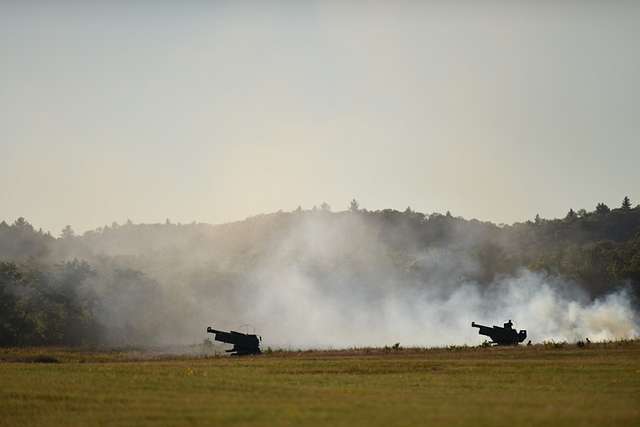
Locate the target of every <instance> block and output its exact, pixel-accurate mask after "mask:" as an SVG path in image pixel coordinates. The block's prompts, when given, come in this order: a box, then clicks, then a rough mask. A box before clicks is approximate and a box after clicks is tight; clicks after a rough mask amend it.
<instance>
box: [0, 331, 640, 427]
mask: <svg viewBox="0 0 640 427" xmlns="http://www.w3.org/2000/svg"><path fill="white" fill-rule="evenodd" d="M43 355H44V356H48V358H45V359H38V356H43ZM38 360H43V361H49V362H51V361H58V362H59V363H33V362H37V361H38ZM0 425H2V426H5V425H6V426H9V425H11V426H13V425H19V426H23V425H42V426H45V425H46V426H54V425H64V426H74V425H83V426H84V425H176V426H178V425H180V426H182V425H225V426H226V425H231V426H262V425H282V426H305V425H322V426H325V425H327V426H354V425H363V426H365V425H366V426H387V425H389V426H391V425H392V426H408V425H420V426H423V425H442V426H466V425H469V426H496V425H504V426H517V425H545V426H549V425H567V426H569V425H570V426H576V425H584V426H593V425H607V426H624V425H628V426H638V425H640V342H638V341H631V342H621V343H609V344H592V345H590V346H589V347H588V348H578V347H575V346H569V345H566V346H563V347H559V348H558V347H555V346H552V345H548V346H543V345H540V346H532V347H520V348H504V349H503V348H451V349H433V350H421V349H406V350H399V351H383V350H382V349H379V350H376V349H362V350H351V351H334V352H302V353H292V352H274V353H272V354H269V355H263V356H259V357H246V358H226V357H215V358H203V357H194V356H190V357H168V356H161V355H157V354H151V355H149V354H147V353H144V352H133V351H121V352H98V351H95V352H88V351H71V350H65V349H25V350H19V349H4V350H0Z"/></svg>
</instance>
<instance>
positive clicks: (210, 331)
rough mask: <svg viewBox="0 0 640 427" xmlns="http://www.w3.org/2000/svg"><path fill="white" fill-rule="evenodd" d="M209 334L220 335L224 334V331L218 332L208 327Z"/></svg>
mask: <svg viewBox="0 0 640 427" xmlns="http://www.w3.org/2000/svg"><path fill="white" fill-rule="evenodd" d="M207 333H210V334H220V333H222V331H219V330H217V329H213V328H212V327H211V326H209V327H207Z"/></svg>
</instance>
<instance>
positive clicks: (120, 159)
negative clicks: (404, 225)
mask: <svg viewBox="0 0 640 427" xmlns="http://www.w3.org/2000/svg"><path fill="white" fill-rule="evenodd" d="M112 3H113V4H112ZM116 4H117V5H116ZM639 23H640V1H630V2H622V1H600V2H596V1H586V0H585V1H575V2H574V1H565V2H562V1H535V2H534V1H531V2H518V1H504V2H497V1H495V2H489V1H483V2H480V1H470V2H468V3H465V2H453V1H450V2H444V1H443V2H426V1H423V2H418V1H415V2H365V1H360V2H355V1H354V2H348V1H338V2H335V3H331V2H327V1H322V2H311V1H290V2H268V1H261V2H257V3H249V2H228V3H223V2H220V3H216V2H213V1H211V2H210V1H190V2H189V1H185V2H168V1H167V2H161V1H133V2H80V1H73V2H63V1H59V2H51V1H45V2H42V3H40V4H38V3H37V2H35V1H33V2H20V1H8V0H5V1H2V2H0V220H1V219H6V220H7V221H13V220H15V219H16V218H17V217H19V216H24V217H26V218H27V219H28V220H29V221H30V222H32V223H33V224H34V225H35V226H36V227H43V228H44V229H45V230H51V231H52V232H53V233H54V234H56V235H57V234H58V233H59V231H60V229H61V228H62V227H63V226H64V225H66V224H71V225H72V226H73V227H74V228H75V229H76V230H77V231H84V230H87V229H92V228H95V227H98V226H102V225H105V224H110V223H111V222H112V221H118V222H123V221H125V220H126V219H127V218H130V219H131V220H132V221H134V222H158V221H164V220H165V218H170V219H171V220H172V221H174V222H191V221H194V220H195V221H200V222H211V223H220V222H226V221H231V220H238V219H243V218H245V217H247V216H250V215H254V214H257V213H262V212H272V211H277V210H279V209H284V210H292V209H295V208H296V207H297V206H298V205H302V207H303V208H311V207H312V206H313V205H316V204H317V205H319V204H320V203H321V202H323V201H326V202H328V203H329V204H330V205H331V206H332V208H333V209H334V210H343V209H345V208H346V207H347V205H348V201H349V200H350V199H351V198H352V197H355V198H357V199H358V200H359V201H360V203H361V205H362V206H363V207H365V208H368V209H382V208H396V209H404V208H406V207H407V206H408V205H410V206H411V207H412V208H414V209H416V210H420V211H424V212H433V211H439V212H444V211H446V210H450V211H451V212H452V213H453V214H454V215H462V216H464V217H467V218H479V219H483V220H491V221H494V222H505V223H511V222H514V221H522V220H526V219H530V218H533V217H534V216H535V214H536V213H539V214H540V215H541V216H543V217H556V216H563V215H564V214H565V213H566V211H567V210H568V208H569V207H573V208H574V209H578V208H582V207H584V208H587V209H593V208H594V206H595V203H596V202H598V201H604V202H606V203H608V204H610V205H611V206H617V205H618V204H619V203H620V201H621V199H622V197H623V196H624V195H626V194H628V195H629V196H630V197H631V198H632V201H633V202H634V204H636V203H638V201H639V200H638V199H640V184H639V183H640V167H639V160H640V24H639Z"/></svg>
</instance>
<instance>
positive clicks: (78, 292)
mask: <svg viewBox="0 0 640 427" xmlns="http://www.w3.org/2000/svg"><path fill="white" fill-rule="evenodd" d="M433 250H445V252H444V253H445V254H447V255H446V257H445V258H443V259H442V262H441V263H438V262H436V263H433V262H430V263H429V262H425V261H424V259H425V257H424V256H423V255H424V254H428V253H430V251H433ZM274 257H275V258H277V262H278V263H279V264H278V265H295V266H297V268H298V269H299V270H300V271H302V272H303V273H304V274H306V275H307V276H308V277H311V278H313V279H314V280H317V281H318V282H320V283H323V284H325V285H326V286H334V283H335V282H336V281H343V282H344V283H348V282H349V280H352V279H358V278H362V280H363V281H365V282H367V283H368V282H371V283H372V284H373V283H374V282H375V281H377V280H379V279H380V278H381V277H382V276H384V277H385V280H387V282H393V283H397V284H399V285H401V286H413V287H416V288H419V287H420V286H426V285H425V284H426V283H433V281H434V280H440V279H439V278H440V277H442V278H446V283H447V285H449V284H450V285H451V286H455V285H456V284H458V283H466V282H473V283H476V284H479V285H480V286H489V285H490V284H491V283H493V282H494V281H495V280H497V279H499V278H501V277H509V276H514V275H516V274H518V271H521V270H522V269H528V270H531V271H537V272H542V273H544V274H549V275H553V276H559V277H561V278H563V279H566V280H569V281H571V282H574V283H576V284H577V285H578V286H579V287H581V288H582V289H583V290H584V291H585V292H586V293H587V294H588V295H589V296H590V297H591V298H596V297H599V296H601V295H604V294H607V293H609V292H612V291H614V290H617V289H619V288H621V287H626V288H628V289H629V290H630V295H631V296H632V298H636V301H634V303H635V304H636V306H638V303H637V298H638V297H639V296H640V207H639V206H636V207H632V206H631V201H630V200H629V199H628V198H625V199H624V201H623V202H622V204H621V206H620V207H618V208H614V209H610V208H609V207H607V206H605V205H604V204H602V203H599V204H597V205H596V207H595V208H594V210H592V211H587V210H585V209H580V210H577V211H574V210H573V209H571V210H569V212H568V214H567V215H566V217H565V218H560V219H543V218H540V217H539V216H536V217H535V218H534V219H532V220H531V221H527V222H524V223H516V224H513V225H507V226H502V225H500V226H499V225H496V224H493V223H490V222H481V221H478V220H466V219H464V218H461V217H455V216H453V215H452V214H450V213H449V212H447V213H446V214H439V213H433V214H428V215H427V214H423V213H420V212H415V211H413V210H412V209H410V208H407V209H406V210H404V211H397V210H391V209H387V210H380V211H368V210H366V209H362V208H361V207H360V206H359V205H358V203H357V202H356V201H355V200H353V201H352V202H351V204H350V205H349V208H348V210H345V211H341V212H335V213H334V212H331V209H330V207H329V206H328V205H327V204H323V205H322V206H321V208H320V209H311V210H303V209H302V208H298V209H296V210H294V211H292V212H277V213H273V214H265V215H259V216H256V217H252V218H248V219H246V220H244V221H239V222H234V223H230V224H224V225H218V226H212V225H207V224H196V223H193V224H185V225H181V224H172V223H171V222H170V221H168V220H167V221H166V222H165V223H162V224H133V223H131V222H128V223H126V224H123V225H119V224H115V223H114V224H112V225H110V226H105V227H103V228H100V229H97V230H93V231H90V232H87V233H84V234H83V235H76V234H75V233H74V232H73V230H72V228H71V227H66V228H65V229H64V230H63V232H62V234H61V235H60V236H59V237H57V238H56V237H53V236H51V235H50V234H49V233H46V232H43V231H42V230H36V229H35V228H34V227H33V226H32V225H31V224H29V222H28V221H26V220H25V219H24V218H19V219H18V220H16V221H14V222H13V223H11V224H7V223H6V222H4V221H3V222H1V223H0V345H3V346H9V345H94V344H152V343H154V342H156V341H154V339H159V337H160V336H161V335H162V334H164V337H165V338H166V339H167V340H169V339H171V337H173V336H178V337H179V336H181V335H184V334H185V331H186V330H187V329H185V328H191V327H192V326H193V325H192V324H187V325H186V326H185V324H184V322H182V323H180V321H179V320H180V319H184V317H185V313H188V314H190V315H191V314H193V312H194V311H196V310H200V309H201V306H200V305H198V304H202V302H203V301H206V302H207V310H208V309H209V307H210V309H211V310H218V312H219V313H233V312H234V310H236V311H237V310H242V309H243V307H244V305H243V304H245V303H246V301H245V299H246V297H245V295H247V294H246V293H239V291H238V290H244V289H247V288H250V290H252V291H251V292H250V293H249V295H253V294H258V293H257V292H254V290H257V289H258V288H259V286H260V280H261V279H262V276H261V273H262V272H261V271H260V270H259V269H258V266H261V265H264V264H265V262H266V261H265V260H270V261H269V262H271V264H272V265H273V263H274V262H275V261H273V259H274ZM451 260H453V261H451ZM445 261H446V262H449V263H453V262H455V263H456V264H455V265H453V266H449V267H446V266H443V265H440V264H445V263H446V262H445ZM447 268H449V269H450V270H447ZM276 271H277V270H276ZM256 277H258V279H256ZM344 278H349V280H346V279H344ZM443 280H444V279H443ZM251 287H253V288H251ZM178 290H180V292H178ZM239 295H240V296H239ZM193 315H194V316H195V314H193ZM193 322H195V320H194V321H193ZM181 328H183V329H181Z"/></svg>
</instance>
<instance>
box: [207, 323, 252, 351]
mask: <svg viewBox="0 0 640 427" xmlns="http://www.w3.org/2000/svg"><path fill="white" fill-rule="evenodd" d="M207 333H210V334H214V339H215V340H216V341H220V342H224V343H227V344H233V348H232V349H231V350H225V351H226V352H227V353H231V355H232V356H243V355H246V354H260V353H261V352H260V341H261V338H260V337H258V336H257V335H254V334H243V333H242V332H236V331H229V332H224V331H219V330H217V329H213V328H212V327H211V326H209V327H208V328H207Z"/></svg>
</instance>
